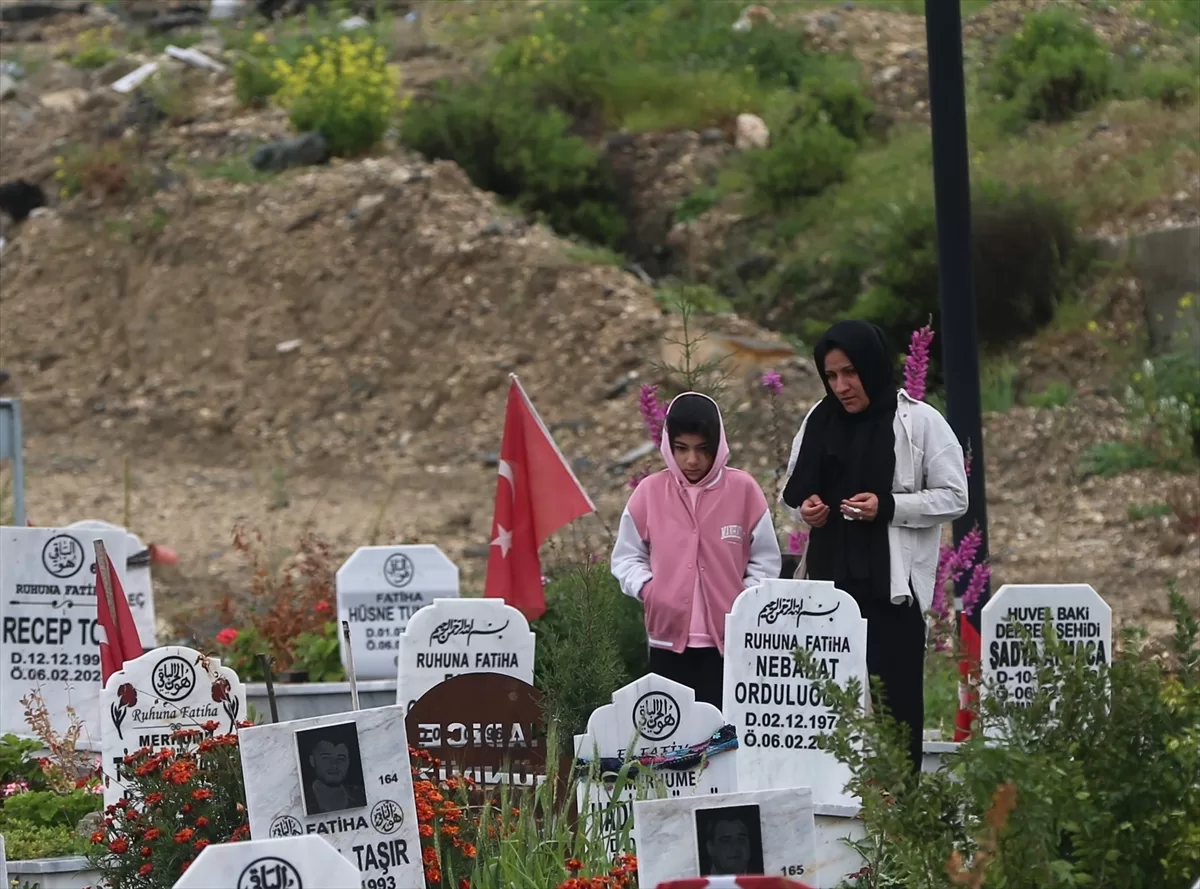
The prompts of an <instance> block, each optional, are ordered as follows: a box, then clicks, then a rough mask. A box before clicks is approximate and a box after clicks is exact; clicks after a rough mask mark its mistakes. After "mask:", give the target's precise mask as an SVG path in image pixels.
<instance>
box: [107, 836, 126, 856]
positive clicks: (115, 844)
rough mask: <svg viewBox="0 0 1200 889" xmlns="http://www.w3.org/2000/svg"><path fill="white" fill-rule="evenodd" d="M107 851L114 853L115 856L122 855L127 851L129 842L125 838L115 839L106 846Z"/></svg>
mask: <svg viewBox="0 0 1200 889" xmlns="http://www.w3.org/2000/svg"><path fill="white" fill-rule="evenodd" d="M108 851H110V852H114V853H116V854H117V855H124V854H125V853H126V852H128V851H129V841H128V840H126V839H125V837H117V838H116V839H115V840H113V841H112V842H111V843H109V844H108Z"/></svg>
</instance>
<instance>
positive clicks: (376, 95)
mask: <svg viewBox="0 0 1200 889" xmlns="http://www.w3.org/2000/svg"><path fill="white" fill-rule="evenodd" d="M274 73H275V75H276V76H277V77H278V78H279V81H280V87H279V91H278V93H276V99H277V101H278V102H279V103H280V105H282V106H283V107H284V108H286V109H287V110H288V117H289V118H290V120H291V122H292V126H294V127H295V128H296V129H297V130H299V131H301V132H308V131H313V130H315V131H316V132H318V133H320V134H321V135H322V136H324V137H325V142H326V144H328V146H329V151H330V153H332V154H334V155H339V156H351V155H356V154H361V153H362V152H364V151H366V150H367V149H369V148H371V147H372V146H374V145H375V144H376V143H377V142H379V140H380V139H382V138H383V135H384V133H385V132H387V129H388V127H389V126H391V124H392V121H393V119H394V117H395V114H396V112H397V110H399V106H400V100H399V98H398V96H397V89H398V87H399V76H398V74H397V73H396V71H395V70H393V69H392V68H391V67H390V66H389V65H388V63H387V52H386V50H385V49H384V47H383V46H381V45H379V44H377V43H376V42H375V41H374V39H372V38H370V37H365V38H364V37H355V36H352V35H349V34H343V35H342V36H340V37H337V38H336V39H335V38H333V37H323V38H321V40H320V41H319V42H318V43H316V44H314V45H311V46H309V47H308V48H307V49H306V50H305V51H304V52H303V53H302V54H301V55H300V57H299V58H298V59H296V61H295V62H294V63H292V62H290V61H288V60H286V59H282V58H281V59H276V61H275V67H274Z"/></svg>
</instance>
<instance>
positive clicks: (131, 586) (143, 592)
mask: <svg viewBox="0 0 1200 889" xmlns="http://www.w3.org/2000/svg"><path fill="white" fill-rule="evenodd" d="M67 527H69V528H84V529H89V530H92V531H120V532H121V533H122V534H124V535H125V558H126V559H128V558H129V557H130V556H133V555H136V554H137V553H140V552H142V551H143V550H144V549H146V546H145V544H143V543H142V541H141V540H140V539H139V538H138V536H137V535H136V534H132V533H130V532H129V531H127V530H126V529H124V528H122V527H121V526H120V525H113V524H111V523H109V522H102V521H99V520H98V519H84V520H83V521H82V522H75V523H73V524H71V525H68V526H67ZM114 564H115V561H114ZM117 568H118V569H119V570H120V571H121V588H122V589H124V590H125V598H126V599H127V600H128V602H129V613H130V614H132V615H133V622H134V624H136V625H137V631H138V638H139V639H141V640H142V648H157V647H158V628H157V627H156V626H155V623H154V581H153V579H152V578H151V572H150V563H149V562H147V563H146V564H145V565H136V566H134V567H132V568H129V567H126V566H125V565H124V564H121V565H117Z"/></svg>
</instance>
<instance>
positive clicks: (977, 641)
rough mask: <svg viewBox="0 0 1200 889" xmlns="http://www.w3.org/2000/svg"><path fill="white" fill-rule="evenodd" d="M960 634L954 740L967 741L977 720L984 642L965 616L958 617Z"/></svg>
mask: <svg viewBox="0 0 1200 889" xmlns="http://www.w3.org/2000/svg"><path fill="white" fill-rule="evenodd" d="M958 632H959V637H960V638H961V640H962V646H963V649H964V653H963V657H962V658H961V659H960V660H959V662H958V675H959V679H958V715H957V717H955V720H954V740H955V741H956V742H957V741H966V740H969V739H970V737H971V722H972V720H973V719H974V718H975V706H976V704H977V703H978V701H979V692H978V688H979V661H980V654H981V652H980V646H981V645H982V644H983V640H982V639H981V638H980V636H979V630H977V629H976V628H975V624H973V623H971V619H970V618H969V617H967V616H966V615H965V614H960V615H959V616H958Z"/></svg>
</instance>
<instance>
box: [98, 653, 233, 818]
mask: <svg viewBox="0 0 1200 889" xmlns="http://www.w3.org/2000/svg"><path fill="white" fill-rule="evenodd" d="M245 718H246V689H245V688H244V687H243V686H242V681H241V680H240V679H239V678H238V675H237V673H235V672H234V671H233V670H231V669H230V668H229V667H223V666H221V662H220V661H219V660H218V659H217V658H207V657H205V656H204V655H203V654H201V653H200V652H198V651H196V650H195V649H193V648H184V647H182V646H179V645H168V646H165V647H164V648H156V649H154V650H153V651H148V652H146V653H145V654H144V655H142V656H141V657H139V658H134V659H133V660H131V661H126V663H125V666H124V668H123V669H121V670H118V671H117V672H116V673H113V674H112V675H111V676H109V677H108V682H107V683H105V685H104V691H103V693H102V694H101V697H100V725H101V740H102V741H103V745H104V747H103V753H102V755H101V761H102V762H103V764H104V802H105V805H112V804H113V803H115V802H116V801H117V800H118V799H120V798H121V796H122V795H123V794H124V791H125V787H124V782H125V777H126V776H125V774H124V772H125V768H126V767H125V763H124V760H125V757H126V756H127V755H128V754H130V753H132V752H133V751H135V750H138V749H139V748H142V747H151V748H153V749H154V750H155V751H158V750H160V749H162V748H163V747H174V748H175V749H177V750H188V751H193V750H195V749H196V747H197V745H199V743H200V741H202V740H203V739H204V738H206V737H209V736H210V735H212V734H214V733H215V734H221V735H225V734H232V733H233V732H235V731H237V723H238V721H239V720H241V719H245ZM214 724H215V727H214ZM206 726H207V727H206ZM210 729H211V731H210ZM186 730H192V731H194V734H192V733H191V732H189V734H188V735H187V736H183V735H179V736H176V734H175V733H176V732H183V731H186Z"/></svg>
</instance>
